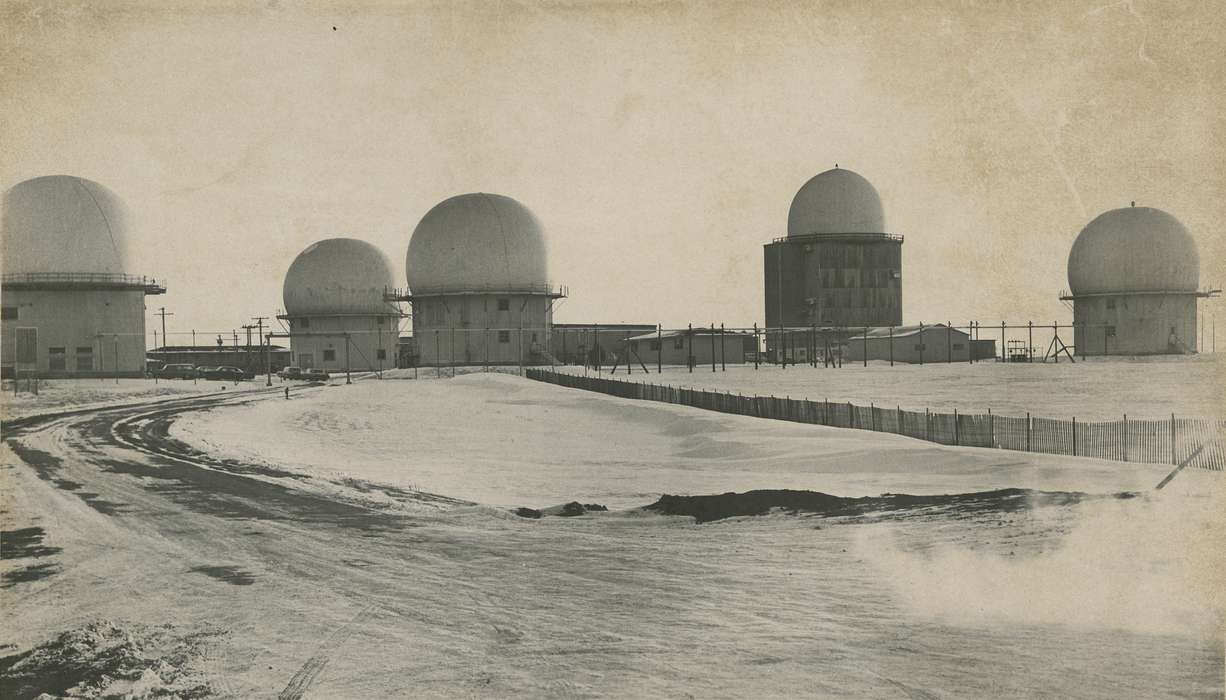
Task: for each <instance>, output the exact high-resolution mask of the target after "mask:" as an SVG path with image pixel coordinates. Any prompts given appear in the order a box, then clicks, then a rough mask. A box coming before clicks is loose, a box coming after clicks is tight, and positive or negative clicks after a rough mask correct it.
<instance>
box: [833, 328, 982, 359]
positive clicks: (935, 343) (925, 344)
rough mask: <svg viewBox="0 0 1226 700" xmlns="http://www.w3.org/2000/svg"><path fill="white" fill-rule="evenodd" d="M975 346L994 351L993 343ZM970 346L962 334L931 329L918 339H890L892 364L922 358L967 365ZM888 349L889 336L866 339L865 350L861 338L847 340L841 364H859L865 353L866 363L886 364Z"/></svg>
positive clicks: (910, 336)
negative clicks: (884, 362)
mask: <svg viewBox="0 0 1226 700" xmlns="http://www.w3.org/2000/svg"><path fill="white" fill-rule="evenodd" d="M978 343H979V345H980V346H983V345H984V344H985V343H986V344H990V345H989V346H988V347H991V348H993V349H994V348H995V341H991V340H987V341H984V340H981V341H978ZM971 345H972V343H971V340H970V337H969V336H967V334H966V333H963V332H961V331H957V330H947V329H946V328H944V327H939V326H934V327H933V328H925V329H924V331H923V334H922V335H921V334H920V333H918V332H916V333H912V334H910V335H905V336H894V338H893V353H894V361H895V362H901V363H910V364H918V363H919V362H920V360H921V358H922V359H923V362H924V363H925V364H936V363H941V362H967V361H969V360H970V353H971ZM890 346H891V340H890V338H889V336H886V337H870V338H869V339H868V342H867V347H866V343H865V341H864V339H863V338H851V339H849V340H848V341H847V354H846V355H845V356H844V360H845V361H847V362H863V361H864V355H865V350H866V349H867V352H868V359H869V360H885V361H888V360H889V359H890ZM976 357H978V355H977V356H976Z"/></svg>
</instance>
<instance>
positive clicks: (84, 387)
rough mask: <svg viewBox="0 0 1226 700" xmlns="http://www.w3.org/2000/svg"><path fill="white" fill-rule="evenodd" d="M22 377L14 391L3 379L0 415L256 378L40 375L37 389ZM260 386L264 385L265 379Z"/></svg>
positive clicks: (204, 389)
mask: <svg viewBox="0 0 1226 700" xmlns="http://www.w3.org/2000/svg"><path fill="white" fill-rule="evenodd" d="M27 386H28V385H27V382H26V380H24V379H23V380H21V385H20V389H21V390H20V391H19V392H17V393H14V391H13V383H12V382H11V381H5V382H4V388H5V390H6V391H4V392H3V393H0V418H4V419H6V420H7V419H13V418H21V417H23V416H31V415H37V414H41V413H49V412H53V411H67V410H73V409H79V408H80V409H84V408H101V407H104V406H113V405H116V404H121V403H127V402H129V401H135V400H143V399H156V398H159V397H174V396H184V395H190V394H205V393H211V392H216V391H225V390H233V389H239V390H243V389H250V388H252V387H254V386H256V383H255V382H241V383H239V384H238V385H235V384H233V383H231V382H218V381H206V380H203V379H201V380H198V381H194V382H193V381H189V380H182V379H161V380H153V379H118V380H116V379H40V380H38V393H37V394H35V393H33V392H31V391H30V390H29V389H28V388H27ZM258 386H260V387H262V386H263V382H260V383H259V384H258Z"/></svg>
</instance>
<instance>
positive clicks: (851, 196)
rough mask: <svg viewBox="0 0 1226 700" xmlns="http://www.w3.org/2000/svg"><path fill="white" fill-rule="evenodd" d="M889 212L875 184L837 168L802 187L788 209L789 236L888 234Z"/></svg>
mask: <svg viewBox="0 0 1226 700" xmlns="http://www.w3.org/2000/svg"><path fill="white" fill-rule="evenodd" d="M884 232H885V212H884V210H883V209H882V207H881V196H880V195H879V194H877V189H876V188H875V187H873V185H872V183H871V182H869V181H868V180H866V179H864V178H863V177H861V176H860V175H859V174H858V173H855V172H852V171H851V170H846V169H843V168H838V167H836V168H834V169H833V170H827V171H826V172H824V173H818V174H817V175H815V176H813V178H811V179H810V180H809V181H808V182H806V183H805V184H804V186H802V187H801V188H800V190H799V191H798V192H797V193H796V196H795V197H793V198H792V206H791V208H790V209H788V236H789V237H790V236H807V235H811V234H834V233H884Z"/></svg>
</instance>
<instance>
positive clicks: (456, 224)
mask: <svg viewBox="0 0 1226 700" xmlns="http://www.w3.org/2000/svg"><path fill="white" fill-rule="evenodd" d="M405 268H406V270H407V272H408V284H409V290H410V292H412V293H414V294H423V293H426V292H454V291H480V290H489V291H528V290H533V289H539V288H540V287H543V286H545V285H547V284H548V283H549V270H548V263H547V258H546V246H545V235H544V232H543V230H542V227H541V222H540V221H539V220H538V219H537V218H536V216H535V215H534V214H533V213H532V212H531V211H530V210H529V209H528V208H527V207H525V206H524V205H522V204H520V203H519V202H517V201H515V200H514V199H511V198H510V197H504V196H502V195H497V194H484V193H474V194H462V195H458V196H456V197H452V198H450V199H447V200H444V201H442V202H440V203H439V204H437V205H435V207H434V208H433V209H431V210H430V211H428V212H426V215H425V216H423V217H422V219H421V222H420V223H418V224H417V228H416V229H414V231H413V237H412V238H411V239H410V240H409V251H408V256H407V259H406V260H405Z"/></svg>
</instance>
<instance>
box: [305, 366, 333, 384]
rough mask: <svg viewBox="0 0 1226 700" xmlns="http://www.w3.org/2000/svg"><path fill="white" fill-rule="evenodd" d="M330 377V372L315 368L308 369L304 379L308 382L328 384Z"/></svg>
mask: <svg viewBox="0 0 1226 700" xmlns="http://www.w3.org/2000/svg"><path fill="white" fill-rule="evenodd" d="M329 377H330V375H329V374H328V370H326V369H315V368H312V369H308V370H307V371H306V372H305V373H303V375H302V378H303V379H305V380H307V381H308V382H326V381H328V379H329Z"/></svg>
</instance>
